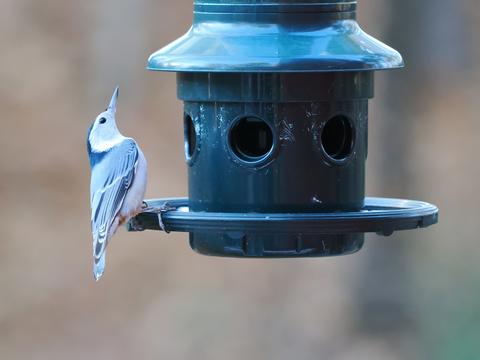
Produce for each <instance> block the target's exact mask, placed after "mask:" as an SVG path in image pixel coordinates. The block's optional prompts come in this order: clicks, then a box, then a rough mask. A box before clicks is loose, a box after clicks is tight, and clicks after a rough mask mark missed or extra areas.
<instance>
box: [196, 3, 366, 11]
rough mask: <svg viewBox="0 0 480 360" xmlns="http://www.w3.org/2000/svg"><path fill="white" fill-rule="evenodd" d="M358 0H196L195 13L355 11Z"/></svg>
mask: <svg viewBox="0 0 480 360" xmlns="http://www.w3.org/2000/svg"><path fill="white" fill-rule="evenodd" d="M356 5H357V1H356V0H302V1H298V0H195V1H194V8H195V11H231V12H291V11H297V12H298V11H323V12H325V11H329V12H331V11H354V10H355V8H356Z"/></svg>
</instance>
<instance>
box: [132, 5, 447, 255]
mask: <svg viewBox="0 0 480 360" xmlns="http://www.w3.org/2000/svg"><path fill="white" fill-rule="evenodd" d="M356 7H357V3H356V1H347V0H303V1H294V0H277V1H274V0H197V1H196V2H195V4H194V20H193V25H192V27H191V29H190V30H189V31H188V33H187V34H185V35H184V36H183V37H181V38H180V39H178V40H176V41H174V42H173V43H171V44H170V45H167V46H166V47H164V48H163V49H161V50H159V51H157V52H156V53H154V54H152V55H151V56H150V58H149V60H148V68H149V69H150V70H160V71H176V72H178V74H177V85H178V87H177V95H178V97H179V99H181V100H182V101H183V103H184V114H183V126H184V134H185V140H184V141H185V146H184V148H185V158H186V163H187V166H188V177H189V181H188V183H189V191H188V192H189V196H188V200H187V199H170V200H168V205H169V206H173V207H174V208H173V209H169V210H168V209H166V206H165V201H164V200H155V201H152V202H149V204H148V205H149V206H153V208H154V211H153V212H148V213H144V214H141V215H139V216H138V217H137V218H135V219H132V221H131V222H130V228H131V229H134V230H142V229H156V230H158V229H164V230H167V231H186V232H189V238H190V245H191V247H192V248H193V249H194V250H195V251H197V252H199V253H202V254H206V255H217V256H235V257H309V256H334V255H342V254H350V253H353V252H356V251H358V250H359V249H360V248H361V247H362V245H363V241H364V233H365V232H377V233H380V234H383V235H388V234H391V233H392V232H393V231H395V230H403V229H414V228H417V227H425V226H428V225H431V224H433V223H435V222H437V212H438V210H437V208H436V207H435V206H433V205H430V204H425V203H421V202H415V201H405V200H392V199H376V198H365V160H366V158H367V152H368V151H367V148H368V100H369V99H370V98H372V97H373V70H383V69H392V68H398V67H401V66H403V61H402V58H401V56H400V54H399V53H398V52H397V51H395V50H393V49H391V48H390V47H388V46H386V45H385V44H383V43H381V42H380V41H378V40H376V39H374V38H372V37H371V36H369V35H367V34H366V33H364V32H363V31H362V30H361V29H360V27H359V26H358V24H357V22H356ZM155 209H157V210H155Z"/></svg>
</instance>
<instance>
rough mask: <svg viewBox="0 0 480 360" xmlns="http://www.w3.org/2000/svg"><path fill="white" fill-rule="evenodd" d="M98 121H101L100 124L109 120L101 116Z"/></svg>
mask: <svg viewBox="0 0 480 360" xmlns="http://www.w3.org/2000/svg"><path fill="white" fill-rule="evenodd" d="M98 122H99V123H100V124H105V123H106V122H107V119H105V118H101V119H100V120H98Z"/></svg>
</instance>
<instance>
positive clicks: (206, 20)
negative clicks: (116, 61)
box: [148, 0, 403, 73]
mask: <svg viewBox="0 0 480 360" xmlns="http://www.w3.org/2000/svg"><path fill="white" fill-rule="evenodd" d="M355 10H356V1H301V2H298V1H219V0H216V1H208V2H207V1H197V2H196V3H195V6H194V19H193V25H192V27H191V28H190V30H189V31H188V32H187V33H186V34H185V35H184V36H182V37H181V38H179V39H177V40H176V41H174V42H172V43H171V44H169V45H167V46H165V47H164V48H162V49H160V50H159V51H157V52H155V53H154V54H152V55H151V56H150V58H149V59H148V69H150V70H161V71H177V72H250V73H251V72H333V71H335V72H338V71H362V70H382V69H392V68H398V67H402V66H403V60H402V57H401V56H400V54H399V53H398V52H397V51H395V50H394V49H392V48H390V47H389V46H387V45H385V44H383V43H382V42H380V41H378V40H376V39H374V38H373V37H371V36H369V35H368V34H366V33H365V32H363V31H362V30H361V29H360V27H359V25H358V24H357V22H356V12H355Z"/></svg>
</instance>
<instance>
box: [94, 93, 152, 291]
mask: <svg viewBox="0 0 480 360" xmlns="http://www.w3.org/2000/svg"><path fill="white" fill-rule="evenodd" d="M118 93H119V89H118V87H116V88H115V91H114V92H113V96H112V99H111V101H110V104H109V105H108V108H107V109H106V110H105V111H104V112H102V113H100V115H98V116H97V117H96V119H95V121H93V123H92V124H91V125H90V127H89V129H88V131H87V152H88V157H89V162H90V169H91V179H90V205H91V211H92V213H91V227H92V237H93V276H94V278H95V280H96V281H98V280H99V279H100V277H101V276H102V275H103V273H104V271H105V251H106V247H107V245H108V243H109V241H110V239H111V237H112V236H113V235H114V234H115V232H116V231H117V229H118V227H119V226H121V225H122V224H124V223H126V222H127V221H128V220H129V219H130V218H132V217H134V216H136V215H137V214H138V213H140V212H141V211H142V207H143V206H144V202H143V198H144V196H145V191H146V187H147V175H148V174H147V171H148V169H147V161H146V159H145V156H144V154H143V152H142V150H141V149H140V147H139V146H138V144H137V142H136V141H135V140H134V139H132V138H130V137H125V136H123V135H122V134H121V133H120V131H119V130H118V128H117V123H116V119H115V113H116V109H117V99H118Z"/></svg>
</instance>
